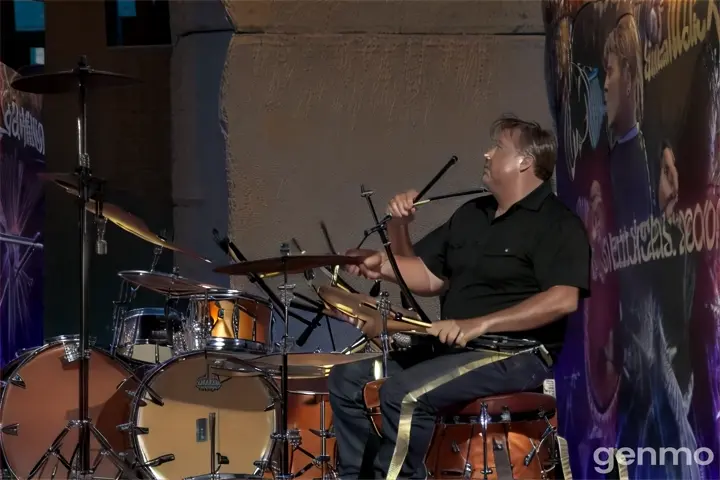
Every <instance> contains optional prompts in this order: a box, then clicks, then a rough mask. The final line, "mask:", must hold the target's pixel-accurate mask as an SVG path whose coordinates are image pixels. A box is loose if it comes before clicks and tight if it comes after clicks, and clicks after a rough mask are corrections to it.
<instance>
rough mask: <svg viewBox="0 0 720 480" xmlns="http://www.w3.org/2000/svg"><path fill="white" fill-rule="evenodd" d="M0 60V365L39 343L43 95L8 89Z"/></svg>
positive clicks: (9, 74) (7, 71)
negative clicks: (22, 350) (40, 176)
mask: <svg viewBox="0 0 720 480" xmlns="http://www.w3.org/2000/svg"><path fill="white" fill-rule="evenodd" d="M15 75H17V74H16V72H15V71H13V70H12V69H10V68H9V67H7V66H5V65H3V64H1V63H0V366H3V367H4V366H5V365H6V364H7V363H8V362H9V361H10V360H12V359H13V358H14V357H15V354H16V353H17V352H18V351H19V350H21V349H24V348H28V347H34V346H38V345H41V344H42V341H43V251H42V248H41V243H42V240H43V239H42V237H41V232H42V230H43V223H44V204H43V199H44V196H43V186H42V183H41V180H40V178H39V177H38V174H39V173H41V172H43V171H44V169H45V132H44V130H43V125H42V121H41V110H42V97H41V96H40V95H32V94H27V93H23V92H18V91H16V90H13V89H12V88H11V87H10V82H11V81H12V79H13V78H14V77H15Z"/></svg>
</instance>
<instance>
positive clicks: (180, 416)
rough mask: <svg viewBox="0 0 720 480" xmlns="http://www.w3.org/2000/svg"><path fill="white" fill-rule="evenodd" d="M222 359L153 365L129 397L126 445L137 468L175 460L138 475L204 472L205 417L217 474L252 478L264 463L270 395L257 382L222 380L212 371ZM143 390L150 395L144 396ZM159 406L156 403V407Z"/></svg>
mask: <svg viewBox="0 0 720 480" xmlns="http://www.w3.org/2000/svg"><path fill="white" fill-rule="evenodd" d="M222 355H223V354H222V353H213V352H190V353H186V354H183V355H180V356H177V357H175V358H173V359H171V360H169V361H168V362H165V363H164V364H162V365H158V366H157V367H156V368H155V369H153V371H151V372H150V373H148V375H147V376H146V377H145V379H144V380H143V383H142V385H141V386H140V387H139V388H138V390H137V392H136V393H135V394H134V400H133V403H132V411H131V416H130V419H131V428H130V432H131V434H130V440H131V442H132V445H133V450H134V451H135V454H136V456H137V460H138V461H139V463H146V462H148V461H150V460H153V459H156V458H158V457H161V456H163V455H168V454H172V455H174V456H175V459H174V460H172V461H170V462H167V463H164V464H162V465H158V466H155V467H143V468H144V470H145V471H146V473H148V474H149V475H151V476H152V478H156V479H169V480H178V479H181V478H186V477H191V476H200V475H207V474H208V473H209V470H210V437H209V435H210V432H209V416H210V414H211V413H215V415H216V417H215V418H216V433H215V451H216V452H217V453H219V454H220V455H223V456H225V457H227V459H228V460H229V464H228V465H227V466H223V467H222V469H221V472H220V473H223V472H222V470H225V471H232V472H236V473H248V474H252V473H253V472H254V471H255V465H254V462H257V461H261V460H263V459H265V458H266V455H267V454H268V453H269V447H270V445H271V441H270V437H271V434H272V432H273V427H274V422H275V411H274V410H273V409H270V410H268V411H266V409H267V408H268V406H270V405H272V399H273V396H272V394H271V391H272V390H271V388H270V387H269V386H268V384H267V383H266V382H265V380H263V379H262V378H261V377H259V376H225V375H223V373H222V372H220V373H218V371H216V370H211V369H210V368H209V365H211V364H212V363H213V359H215V358H220V359H221V358H222ZM148 387H149V388H150V389H151V390H152V393H153V394H156V395H157V397H158V398H154V395H150V394H148ZM158 400H161V401H158Z"/></svg>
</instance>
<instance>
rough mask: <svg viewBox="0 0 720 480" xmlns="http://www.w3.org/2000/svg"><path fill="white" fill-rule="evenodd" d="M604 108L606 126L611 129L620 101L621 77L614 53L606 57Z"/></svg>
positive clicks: (622, 83) (615, 119) (623, 86)
mask: <svg viewBox="0 0 720 480" xmlns="http://www.w3.org/2000/svg"><path fill="white" fill-rule="evenodd" d="M605 63H606V64H605V88H604V90H605V108H606V109H607V119H608V126H609V127H610V128H612V127H613V126H614V125H615V123H616V121H617V114H618V110H619V108H620V104H621V101H622V97H623V96H622V92H623V89H626V86H625V85H624V83H625V82H623V75H622V71H621V68H620V61H619V59H618V57H617V55H615V54H614V53H610V54H608V56H607V59H606V62H605Z"/></svg>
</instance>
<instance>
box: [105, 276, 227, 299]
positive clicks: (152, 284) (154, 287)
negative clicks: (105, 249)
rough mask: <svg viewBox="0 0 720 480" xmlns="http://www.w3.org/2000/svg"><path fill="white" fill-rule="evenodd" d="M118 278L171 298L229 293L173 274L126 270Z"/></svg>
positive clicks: (223, 289) (217, 287) (214, 286)
mask: <svg viewBox="0 0 720 480" xmlns="http://www.w3.org/2000/svg"><path fill="white" fill-rule="evenodd" d="M118 276H120V277H121V278H123V279H124V280H127V281H128V282H130V283H132V284H133V285H137V286H139V287H143V288H147V289H148V290H150V291H153V292H156V293H159V294H161V295H166V296H169V297H190V296H192V295H200V294H205V293H209V294H210V295H212V293H213V292H227V291H228V290H227V289H225V288H223V287H219V286H217V285H210V284H207V283H202V282H198V281H196V280H192V279H190V278H186V277H181V276H180V275H175V274H172V273H163V272H149V271H145V270H125V271H123V272H119V273H118Z"/></svg>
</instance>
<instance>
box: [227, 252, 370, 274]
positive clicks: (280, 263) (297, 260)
mask: <svg viewBox="0 0 720 480" xmlns="http://www.w3.org/2000/svg"><path fill="white" fill-rule="evenodd" d="M364 259H365V258H364V257H350V256H345V255H287V256H284V257H275V258H263V259H261V260H253V261H248V262H239V263H234V264H232V265H225V266H222V267H217V268H215V269H213V272H216V273H225V274H227V275H252V274H255V275H267V274H269V273H274V274H278V273H283V272H285V271H286V270H287V273H288V274H294V273H302V272H304V271H305V270H311V269H313V268H320V267H329V266H335V265H359V264H360V263H362V261H363V260H364Z"/></svg>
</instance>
